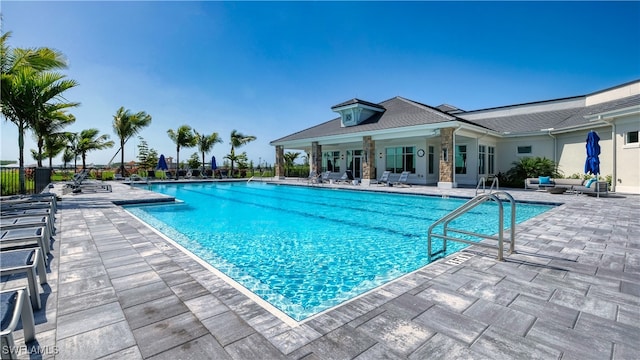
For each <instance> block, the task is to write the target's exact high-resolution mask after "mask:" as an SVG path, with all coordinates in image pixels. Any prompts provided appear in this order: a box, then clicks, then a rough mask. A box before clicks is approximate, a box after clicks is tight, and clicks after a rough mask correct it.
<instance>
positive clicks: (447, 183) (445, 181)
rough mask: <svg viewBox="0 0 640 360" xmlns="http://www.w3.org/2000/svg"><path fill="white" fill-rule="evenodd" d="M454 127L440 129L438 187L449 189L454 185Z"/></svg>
mask: <svg viewBox="0 0 640 360" xmlns="http://www.w3.org/2000/svg"><path fill="white" fill-rule="evenodd" d="M454 130H455V129H454V128H445V129H440V170H439V177H438V187H439V188H445V189H451V188H454V187H456V185H455V184H454V182H453V171H454V167H453V161H454V158H455V156H454V153H453V136H454V134H453V131H454Z"/></svg>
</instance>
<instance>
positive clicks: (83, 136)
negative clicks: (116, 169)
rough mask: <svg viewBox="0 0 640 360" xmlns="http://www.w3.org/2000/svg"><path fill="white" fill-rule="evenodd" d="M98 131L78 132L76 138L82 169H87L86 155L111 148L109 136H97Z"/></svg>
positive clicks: (111, 143)
mask: <svg viewBox="0 0 640 360" xmlns="http://www.w3.org/2000/svg"><path fill="white" fill-rule="evenodd" d="M99 133H100V131H99V130H98V129H87V130H82V131H81V132H80V136H79V137H78V149H77V150H78V154H80V156H81V157H82V169H86V168H87V163H86V160H87V153H88V152H89V151H93V150H102V149H106V148H110V147H113V145H114V142H113V141H111V140H109V135H107V134H103V135H100V136H98V134H99Z"/></svg>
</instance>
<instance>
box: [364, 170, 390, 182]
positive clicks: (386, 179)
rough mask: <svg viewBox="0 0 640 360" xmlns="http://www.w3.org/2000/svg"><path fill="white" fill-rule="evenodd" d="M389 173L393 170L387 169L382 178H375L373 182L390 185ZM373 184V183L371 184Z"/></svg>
mask: <svg viewBox="0 0 640 360" xmlns="http://www.w3.org/2000/svg"><path fill="white" fill-rule="evenodd" d="M389 175H391V171H385V172H383V173H382V176H380V179H378V180H374V181H372V183H374V182H375V183H376V184H378V186H380V184H382V185H385V186H389ZM369 185H371V184H369Z"/></svg>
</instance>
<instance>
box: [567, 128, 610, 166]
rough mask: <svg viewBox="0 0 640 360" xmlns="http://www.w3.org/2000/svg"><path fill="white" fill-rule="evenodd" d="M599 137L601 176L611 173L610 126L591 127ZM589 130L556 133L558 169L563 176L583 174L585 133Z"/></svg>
mask: <svg viewBox="0 0 640 360" xmlns="http://www.w3.org/2000/svg"><path fill="white" fill-rule="evenodd" d="M593 130H594V131H595V132H597V133H598V136H599V137H600V142H599V144H600V176H602V177H603V178H604V177H606V176H607V175H612V174H613V142H612V141H611V127H610V126H606V127H599V128H594V129H593ZM588 133H589V130H581V131H575V132H571V133H564V134H558V135H557V137H558V153H559V154H560V159H559V161H558V165H559V169H560V171H561V172H562V174H563V175H564V176H565V177H569V176H571V175H573V174H580V175H583V174H584V163H585V161H586V160H587V148H586V144H587V134H588Z"/></svg>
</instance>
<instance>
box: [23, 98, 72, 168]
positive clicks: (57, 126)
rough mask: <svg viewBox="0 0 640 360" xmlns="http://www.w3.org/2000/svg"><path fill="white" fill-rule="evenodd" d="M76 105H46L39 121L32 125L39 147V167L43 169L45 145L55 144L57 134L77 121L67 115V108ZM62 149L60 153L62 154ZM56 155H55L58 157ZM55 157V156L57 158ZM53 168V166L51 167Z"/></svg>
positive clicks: (70, 115)
mask: <svg viewBox="0 0 640 360" xmlns="http://www.w3.org/2000/svg"><path fill="white" fill-rule="evenodd" d="M75 105H77V104H74V103H58V104H53V105H49V104H46V105H45V108H44V113H43V114H40V116H38V118H37V119H35V120H34V121H33V122H32V123H31V125H30V126H31V130H32V131H33V136H34V138H35V140H36V143H37V145H38V157H37V160H38V166H39V167H42V159H43V158H44V157H45V156H44V155H43V153H42V151H43V148H45V143H46V142H48V143H49V144H53V142H54V141H55V138H56V136H55V134H56V133H59V130H61V129H62V128H63V127H65V126H67V125H69V124H72V123H73V122H75V121H76V118H75V117H74V116H73V115H72V114H67V113H66V112H65V110H64V109H65V108H67V107H71V106H75ZM60 151H62V149H60V150H59V151H58V153H60ZM58 153H56V154H55V155H57V154H58ZM55 155H54V156H55ZM49 166H50V167H51V165H49Z"/></svg>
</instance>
